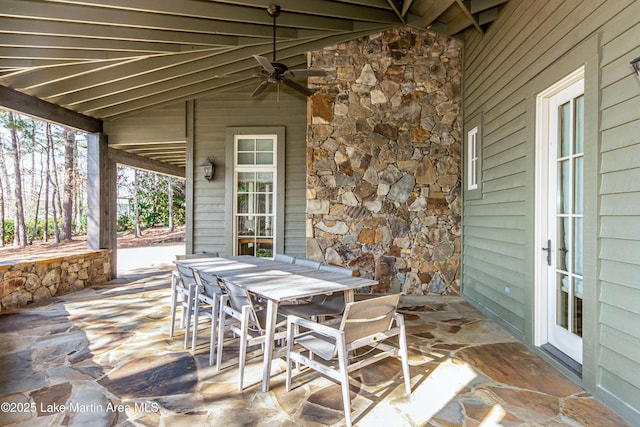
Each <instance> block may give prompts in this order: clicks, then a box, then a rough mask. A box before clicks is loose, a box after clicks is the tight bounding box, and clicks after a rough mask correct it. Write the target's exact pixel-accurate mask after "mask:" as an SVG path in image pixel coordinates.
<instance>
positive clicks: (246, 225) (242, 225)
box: [238, 216, 255, 236]
mask: <svg viewBox="0 0 640 427" xmlns="http://www.w3.org/2000/svg"><path fill="white" fill-rule="evenodd" d="M254 218H255V217H253V216H239V217H238V235H240V236H253V235H254V229H255V220H254Z"/></svg>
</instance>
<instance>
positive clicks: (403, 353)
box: [400, 320, 411, 395]
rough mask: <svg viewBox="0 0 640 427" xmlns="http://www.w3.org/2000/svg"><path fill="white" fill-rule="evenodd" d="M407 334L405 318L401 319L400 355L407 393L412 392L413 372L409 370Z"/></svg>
mask: <svg viewBox="0 0 640 427" xmlns="http://www.w3.org/2000/svg"><path fill="white" fill-rule="evenodd" d="M407 347H408V346H407V334H406V331H405V327H404V320H401V321H400V357H401V359H402V374H403V375H404V388H405V390H406V392H407V395H409V394H411V374H410V372H409V352H408V350H407Z"/></svg>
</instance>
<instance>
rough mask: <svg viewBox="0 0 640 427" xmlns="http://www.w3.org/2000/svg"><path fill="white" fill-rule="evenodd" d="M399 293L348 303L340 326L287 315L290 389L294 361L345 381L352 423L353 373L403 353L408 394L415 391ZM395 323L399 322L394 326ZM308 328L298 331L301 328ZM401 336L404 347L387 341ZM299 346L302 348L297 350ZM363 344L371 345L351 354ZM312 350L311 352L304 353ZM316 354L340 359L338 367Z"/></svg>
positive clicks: (347, 415)
mask: <svg viewBox="0 0 640 427" xmlns="http://www.w3.org/2000/svg"><path fill="white" fill-rule="evenodd" d="M399 300H400V295H399V294H394V295H386V296H383V297H379V298H372V299H368V300H364V301H358V302H351V303H349V304H347V306H346V307H345V311H344V316H343V317H342V320H341V322H340V324H339V325H338V326H337V327H332V326H329V325H323V324H320V323H316V322H313V321H310V320H307V319H303V318H301V317H297V316H288V318H287V376H286V389H287V391H290V390H291V361H294V362H296V364H298V363H302V364H303V365H306V366H308V367H309V368H311V369H314V370H316V371H318V372H320V373H321V374H323V375H326V376H328V377H330V378H331V379H333V380H335V381H337V382H339V383H340V384H341V385H342V400H343V402H344V412H345V422H346V424H347V426H351V399H350V396H349V373H350V372H352V371H355V370H357V369H360V368H362V367H364V366H367V365H370V364H372V363H375V362H377V361H379V360H381V359H383V358H386V357H389V356H398V355H399V356H400V358H401V359H402V372H403V375H404V385H405V390H406V392H407V394H411V382H410V376H409V362H408V355H407V338H406V332H405V326H404V318H403V317H402V315H401V314H399V313H396V310H397V307H398V301H399ZM394 323H395V326H394ZM300 327H302V328H305V329H306V330H305V332H303V333H299V332H297V331H298V330H299V328H300ZM395 336H398V338H399V344H400V348H399V349H398V348H397V347H394V346H392V345H389V344H387V343H384V342H383V341H385V340H387V339H388V338H391V337H395ZM294 346H297V347H298V348H300V347H301V348H300V349H298V350H294ZM362 347H371V349H370V350H369V351H366V352H364V353H363V355H362V357H361V358H360V359H359V360H357V359H356V358H353V359H352V360H349V355H350V354H351V353H352V352H355V350H358V349H360V348H362ZM304 351H309V356H305V355H304V354H303V352H304ZM314 355H316V356H318V357H320V358H321V359H323V360H325V361H327V362H329V361H333V360H335V359H337V362H338V369H333V368H332V367H330V366H328V365H327V364H324V363H321V361H320V360H315V359H314V358H313V356H314Z"/></svg>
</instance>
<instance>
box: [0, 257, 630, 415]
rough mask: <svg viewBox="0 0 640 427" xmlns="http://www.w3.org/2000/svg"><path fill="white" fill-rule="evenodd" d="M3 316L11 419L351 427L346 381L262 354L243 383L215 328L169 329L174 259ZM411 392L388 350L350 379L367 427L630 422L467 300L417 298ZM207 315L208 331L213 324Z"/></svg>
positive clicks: (409, 301) (2, 381)
mask: <svg viewBox="0 0 640 427" xmlns="http://www.w3.org/2000/svg"><path fill="white" fill-rule="evenodd" d="M156 268H160V269H161V270H162V269H163V268H164V269H165V270H164V272H160V273H159V272H158V271H156V272H155V273H154V274H148V275H143V274H138V273H142V272H136V273H137V274H136V275H132V276H129V277H124V278H120V279H118V280H114V281H112V282H110V283H107V284H104V285H99V286H94V287H92V288H89V289H85V290H83V291H80V292H77V293H75V294H70V295H65V296H63V297H58V298H54V299H52V300H50V301H49V302H47V304H44V305H40V306H32V307H27V308H24V309H21V310H19V311H17V312H15V313H13V314H5V315H1V316H0V372H2V375H1V376H0V403H2V410H1V411H0V425H28V426H37V425H43V426H44V425H54V426H57V425H80V424H86V425H104V426H111V425H122V426H130V425H145V426H151V425H164V426H182V425H189V426H200V425H202V426H206V425H211V426H225V427H233V426H319V425H343V424H344V420H343V413H342V403H341V393H340V388H339V386H337V385H335V384H333V383H332V382H330V381H329V380H326V379H324V378H322V377H319V376H317V375H315V374H312V373H305V372H303V373H302V374H299V375H297V376H295V377H294V387H293V390H292V391H291V392H289V393H287V392H286V391H285V387H284V370H285V364H284V361H283V360H281V359H277V360H275V361H274V363H273V365H272V375H273V377H272V381H271V391H270V392H269V393H263V392H261V391H260V380H261V376H262V366H261V363H262V358H261V357H257V358H254V359H252V360H250V361H249V363H248V366H247V368H246V371H245V390H244V391H243V392H238V391H237V382H236V381H237V370H236V369H234V367H233V366H232V365H233V360H232V358H233V355H232V354H233V352H234V350H236V349H235V348H234V347H233V345H229V346H225V350H227V351H226V352H225V353H226V354H225V361H226V362H227V363H226V366H228V367H226V368H224V369H222V370H221V371H219V372H217V371H216V370H215V367H209V366H208V341H207V339H208V333H207V332H205V331H204V330H203V331H202V333H200V334H199V337H201V339H200V341H199V343H198V348H197V350H196V352H195V354H192V353H191V352H189V351H185V350H183V345H182V344H183V334H182V332H179V333H178V335H177V336H175V337H174V338H173V339H169V337H168V326H169V320H168V319H169V314H170V313H169V287H170V284H169V277H170V274H169V268H170V266H169V265H166V264H165V265H164V266H156ZM400 312H401V313H402V314H403V315H404V316H405V319H406V321H407V326H408V331H407V332H408V341H409V351H410V363H411V377H412V378H411V384H412V394H411V396H405V395H404V392H403V386H402V378H401V377H400V372H401V369H400V364H399V362H397V361H395V360H392V359H387V360H386V361H383V362H379V363H378V364H376V365H372V366H370V367H368V368H366V369H365V370H364V371H363V372H360V373H356V374H355V376H354V377H353V379H352V381H351V388H352V391H353V394H352V406H353V415H354V420H355V424H356V425H358V426H372V427H373V426H375V427H378V426H389V427H391V426H394V427H395V426H423V425H426V426H478V425H487V426H490V425H493V426H495V425H504V426H520V425H523V426H524V425H526V426H534V425H545V426H562V425H566V426H576V425H581V426H598V427H606V426H612V427H613V426H616V427H620V426H625V425H628V424H626V423H625V422H624V421H623V420H621V419H620V418H619V417H617V416H616V415H615V414H613V413H612V412H611V411H609V410H608V409H607V408H605V407H604V406H602V405H601V404H600V403H598V402H597V401H596V400H595V399H594V398H593V397H591V396H590V395H589V394H588V393H586V392H585V391H584V390H582V389H581V388H579V387H578V386H576V385H575V384H573V383H572V382H570V381H569V380H567V379H565V378H564V377H563V376H562V375H561V374H560V373H558V371H556V370H555V369H554V368H553V367H551V366H550V365H549V364H547V363H546V362H545V361H543V360H542V359H540V358H539V357H538V356H536V355H535V354H534V353H532V352H531V351H530V350H528V349H527V347H525V346H524V345H522V344H521V343H519V342H518V341H516V340H515V339H514V338H513V337H511V336H510V335H509V334H507V333H506V332H505V331H504V330H503V329H502V328H500V327H499V326H497V325H496V324H495V323H493V322H492V321H490V320H488V319H487V318H485V317H484V316H483V315H482V314H480V313H479V312H478V311H477V310H475V309H474V308H473V307H471V306H470V305H469V304H468V303H466V302H465V301H464V300H462V299H461V298H457V297H445V298H434V297H406V298H403V300H402V303H401V309H400ZM206 327H207V325H205V324H204V323H203V324H202V325H201V328H206Z"/></svg>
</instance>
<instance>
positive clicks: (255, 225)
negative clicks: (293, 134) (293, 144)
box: [234, 136, 277, 256]
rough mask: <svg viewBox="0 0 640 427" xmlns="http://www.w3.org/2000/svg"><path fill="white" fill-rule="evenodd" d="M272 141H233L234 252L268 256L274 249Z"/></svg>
mask: <svg viewBox="0 0 640 427" xmlns="http://www.w3.org/2000/svg"><path fill="white" fill-rule="evenodd" d="M275 143H276V139H275V138H270V137H266V136H265V137H257V136H256V137H253V138H252V137H248V136H245V137H244V138H237V139H236V145H235V147H236V157H235V158H236V164H235V166H234V168H235V174H236V182H237V185H236V192H235V198H236V205H235V216H236V221H235V222H236V223H235V227H236V229H235V233H236V245H237V253H238V254H242V255H254V256H272V253H273V247H274V239H273V237H274V233H275V230H274V224H275V221H274V218H275V206H276V200H275V196H276V195H275V192H274V189H275V186H274V182H275V178H276V173H275V172H276V170H277V169H276V168H277V166H276V165H275V162H276V151H275Z"/></svg>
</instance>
